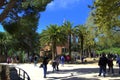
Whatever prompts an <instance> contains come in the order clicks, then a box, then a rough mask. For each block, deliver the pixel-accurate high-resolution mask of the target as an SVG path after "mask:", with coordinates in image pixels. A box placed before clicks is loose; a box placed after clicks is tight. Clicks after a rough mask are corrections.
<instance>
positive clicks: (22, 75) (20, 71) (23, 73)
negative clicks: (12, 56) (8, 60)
mask: <svg viewBox="0 0 120 80" xmlns="http://www.w3.org/2000/svg"><path fill="white" fill-rule="evenodd" d="M15 68H16V69H17V71H18V75H19V77H20V78H22V79H23V80H31V79H30V77H29V75H28V73H27V72H26V71H24V70H23V69H21V68H19V67H15Z"/></svg>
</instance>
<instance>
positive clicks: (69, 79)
mask: <svg viewBox="0 0 120 80" xmlns="http://www.w3.org/2000/svg"><path fill="white" fill-rule="evenodd" d="M51 73H53V72H51V71H48V74H51ZM68 73H69V76H64V77H53V76H51V77H48V78H50V79H48V80H54V79H60V80H100V79H98V78H97V77H98V74H99V68H77V69H71V70H60V71H56V72H54V74H58V75H59V74H63V75H64V74H68ZM92 73H95V75H93V78H87V76H86V77H80V76H79V75H85V74H92ZM76 76H78V77H76ZM101 77H102V76H101ZM106 77H111V78H115V77H120V75H119V74H118V69H114V75H111V74H107V76H106ZM109 80H110V79H109ZM111 80H112V79H111ZM115 80H118V79H115Z"/></svg>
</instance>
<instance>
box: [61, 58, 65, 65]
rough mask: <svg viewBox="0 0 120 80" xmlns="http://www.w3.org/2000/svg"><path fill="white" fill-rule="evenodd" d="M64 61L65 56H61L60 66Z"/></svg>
mask: <svg viewBox="0 0 120 80" xmlns="http://www.w3.org/2000/svg"><path fill="white" fill-rule="evenodd" d="M64 62H65V57H64V56H61V64H62V66H64Z"/></svg>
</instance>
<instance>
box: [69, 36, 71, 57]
mask: <svg viewBox="0 0 120 80" xmlns="http://www.w3.org/2000/svg"><path fill="white" fill-rule="evenodd" d="M69 56H70V57H71V34H70V35H69Z"/></svg>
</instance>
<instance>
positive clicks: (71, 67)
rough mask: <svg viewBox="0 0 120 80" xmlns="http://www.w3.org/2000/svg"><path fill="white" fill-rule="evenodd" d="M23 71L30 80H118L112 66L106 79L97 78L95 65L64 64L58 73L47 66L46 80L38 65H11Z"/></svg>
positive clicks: (119, 76)
mask: <svg viewBox="0 0 120 80" xmlns="http://www.w3.org/2000/svg"><path fill="white" fill-rule="evenodd" d="M11 65H14V66H16V67H20V68H22V69H24V70H25V71H26V72H27V73H28V75H29V76H30V78H31V80H120V74H118V67H117V66H116V65H114V69H115V74H114V75H112V74H107V75H106V77H103V76H98V70H99V69H98V65H97V64H65V65H64V67H63V66H61V65H59V68H60V71H55V72H54V73H53V72H52V66H51V65H50V64H49V65H48V73H47V78H43V69H42V68H39V65H40V64H37V66H34V64H11Z"/></svg>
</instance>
